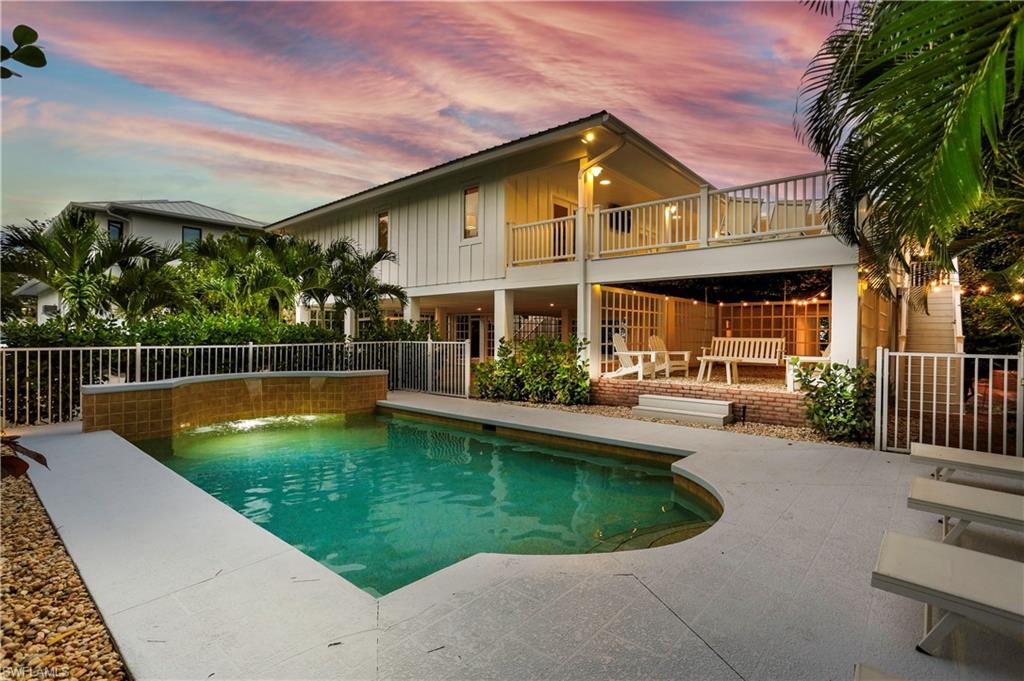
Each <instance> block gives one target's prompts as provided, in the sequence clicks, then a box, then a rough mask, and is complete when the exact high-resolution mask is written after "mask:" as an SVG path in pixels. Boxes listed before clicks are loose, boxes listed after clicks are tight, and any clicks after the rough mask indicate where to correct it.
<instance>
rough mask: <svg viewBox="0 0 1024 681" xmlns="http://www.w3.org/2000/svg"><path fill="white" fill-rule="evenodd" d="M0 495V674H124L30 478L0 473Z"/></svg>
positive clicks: (104, 676)
mask: <svg viewBox="0 0 1024 681" xmlns="http://www.w3.org/2000/svg"><path fill="white" fill-rule="evenodd" d="M32 465H33V466H36V465H37V464H34V463H33V464H32ZM0 492H2V496H0V520H2V552H0V573H2V579H0V583H2V585H3V586H2V588H0V615H2V620H3V638H2V647H3V657H2V658H0V679H19V678H26V679H31V678H52V679H68V678H79V679H125V678H128V674H127V671H126V669H125V666H124V663H123V662H122V661H121V656H120V655H118V654H117V652H116V651H115V650H114V645H113V643H112V641H111V638H110V633H109V632H108V631H107V628H106V626H105V625H104V624H103V620H102V619H101V618H100V614H99V611H98V610H97V609H96V604H95V603H93V601H92V598H91V597H90V596H89V592H88V591H87V590H86V588H85V584H83V583H82V578H81V577H80V576H79V574H78V570H77V569H76V568H75V564H74V563H72V562H71V558H70V556H68V553H67V551H66V550H65V549H64V544H63V542H61V540H60V537H59V536H58V535H57V531H56V530H55V529H54V527H53V524H52V523H51V522H50V517H49V516H48V515H47V514H46V511H45V510H44V509H43V505H42V503H41V502H40V501H39V497H37V496H36V491H35V489H34V488H33V487H32V483H31V482H30V481H29V479H28V478H27V477H21V478H5V479H4V480H3V483H2V490H0Z"/></svg>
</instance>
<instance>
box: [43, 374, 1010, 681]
mask: <svg viewBox="0 0 1024 681" xmlns="http://www.w3.org/2000/svg"><path fill="white" fill-rule="evenodd" d="M381 404H382V406H387V407H391V408H401V409H407V410H414V411H419V412H421V413H426V414H433V415H443V416H447V417H449V418H452V417H454V418H467V419H471V420H475V421H483V422H487V423H493V424H495V425H498V424H501V425H505V426H509V427H513V428H521V429H528V430H533V431H534V432H541V433H546V434H549V435H564V436H572V437H584V438H586V439H597V440H605V441H609V442H613V443H617V444H622V443H629V445H630V446H632V447H640V448H650V449H657V450H659V451H677V452H679V453H680V454H681V455H684V454H686V453H688V452H696V454H694V455H693V456H690V457H688V458H686V459H685V461H683V462H680V463H677V464H676V468H677V470H678V471H680V472H683V471H685V473H686V474H687V475H690V476H693V477H695V478H698V479H702V480H704V481H706V482H707V484H709V485H710V486H712V487H713V488H714V489H715V491H716V492H717V494H718V495H719V496H720V497H721V499H722V500H723V502H724V506H725V513H724V515H723V516H722V518H721V519H720V520H719V521H718V522H717V523H716V524H715V525H714V526H712V527H711V528H710V529H709V530H708V531H706V532H704V533H703V534H701V535H699V536H697V537H695V538H693V539H690V540H688V541H685V542H682V543H680V544H674V545H671V546H666V547H663V548H658V549H648V550H644V551H635V552H622V553H615V554H595V555H587V556H510V555H499V554H478V555H476V556H473V557H471V558H469V559H467V560H464V561H462V562H460V563H457V564H455V565H453V566H451V567H448V568H446V569H444V570H441V571H440V572H437V573H435V574H433V575H431V576H429V577H427V578H425V579H422V580H420V581H418V582H415V583H413V584H410V585H409V586H407V587H404V588H402V589H399V590H398V591H395V592H392V593H390V594H388V595H387V596H385V597H383V598H381V599H379V600H375V599H373V598H372V597H371V596H369V595H368V594H366V593H365V592H362V591H361V590H359V589H357V588H355V587H354V586H352V585H351V584H349V583H348V582H346V581H345V580H343V579H342V578H340V577H338V576H337V575H335V574H334V573H332V572H330V571H329V570H327V569H326V568H324V567H322V566H320V565H319V563H317V562H316V561H314V560H312V559H311V558H308V557H307V556H305V555H304V554H302V553H300V552H299V551H297V550H296V549H294V548H292V547H291V546H289V545H287V544H285V543H284V542H282V541H281V540H279V539H277V538H276V537H274V536H273V535H270V534H269V533H267V532H265V531H264V530H262V529H261V528H259V527H258V526H256V525H254V524H253V523H250V522H249V521H248V520H245V519H244V518H243V517H242V516H240V515H239V514H237V513H235V512H234V511H232V510H231V509H229V508H227V507H226V506H224V505H223V504H221V503H220V502H218V501H216V500H215V499H213V498H212V497H210V496H209V495H207V494H205V493H204V492H202V491H201V490H199V489H198V488H196V487H194V486H193V485H191V483H188V482H187V481H185V480H184V479H183V478H180V477H179V476H177V475H176V474H174V473H172V472H171V471H170V470H168V469H166V468H164V467H163V466H162V465H161V464H159V463H158V462H156V461H155V460H152V459H150V458H149V457H148V456H144V455H141V454H140V453H139V452H138V450H136V449H135V448H134V447H133V446H131V445H130V444H128V443H127V442H125V441H124V440H122V439H120V438H119V437H117V436H116V435H114V434H112V433H109V432H100V433H91V434H84V435H83V434H81V433H74V432H69V431H68V429H65V430H64V431H63V432H58V433H54V434H51V435H47V434H42V433H43V432H44V431H38V432H39V433H40V434H38V435H37V434H35V433H34V432H30V433H27V434H26V437H25V438H24V442H25V444H27V445H28V446H31V447H34V448H37V449H40V450H41V451H43V452H44V453H46V454H47V456H48V457H49V459H50V463H51V470H49V471H47V470H45V469H41V468H38V467H35V466H34V467H33V469H32V472H31V477H32V480H33V483H34V484H35V485H36V488H37V490H38V492H39V495H40V498H41V499H42V500H43V503H44V505H45V506H46V508H47V510H48V511H49V513H50V515H51V517H52V518H53V520H54V524H55V525H56V526H57V528H58V531H59V532H60V534H61V537H62V538H63V539H64V541H65V544H66V545H67V548H68V551H69V553H70V554H71V556H72V558H73V559H74V560H75V562H76V564H77V565H78V568H79V570H80V571H81V573H82V575H83V578H84V580H85V582H86V585H87V586H88V587H89V589H90V591H91V593H92V595H93V597H94V599H95V600H96V602H97V605H98V606H99V608H100V611H101V612H102V614H103V616H104V618H105V619H106V621H107V624H108V626H109V627H110V629H111V631H112V633H113V635H114V638H115V640H116V642H117V644H118V646H119V647H120V648H121V651H122V653H123V654H124V657H125V660H126V662H127V664H128V666H129V668H130V669H131V670H132V672H133V674H134V676H135V678H137V679H146V678H199V679H205V678H208V677H210V675H213V676H212V678H214V679H224V678H423V679H441V678H447V679H529V678H552V679H553V678H559V679H561V678H581V679H584V678H585V679H595V678H619V679H622V678H626V679H640V678H643V679H651V678H674V679H719V678H721V679H735V678H742V679H828V678H834V679H846V678H850V677H851V676H852V670H853V664H854V663H855V662H865V663H867V664H869V665H872V666H875V667H878V668H880V669H882V670H885V671H887V672H889V673H892V674H899V675H902V676H904V677H907V678H911V679H1003V678H1006V679H1019V678H1020V671H1019V670H1020V669H1021V668H1024V640H1022V637H1017V638H1014V637H1010V636H1007V635H1005V634H1003V633H1000V632H996V631H993V630H990V629H984V628H982V627H979V626H976V625H973V624H971V623H964V624H962V625H960V627H958V629H957V630H956V631H955V632H954V634H953V635H952V636H951V637H950V639H949V641H948V642H947V643H946V644H945V646H944V647H943V649H942V653H941V655H940V656H938V657H934V658H930V657H927V656H925V655H922V654H920V653H917V652H915V651H914V644H915V643H916V641H917V640H918V638H920V635H921V623H922V613H923V607H922V606H921V605H920V604H918V603H916V602H912V601H909V600H907V599H904V598H900V597H897V596H893V595H891V594H887V593H883V592H880V591H877V590H875V589H872V588H871V587H870V585H869V580H870V572H871V568H872V566H873V565H874V562H875V558H876V557H877V553H878V547H879V544H880V542H881V537H882V532H883V531H884V530H885V529H886V528H895V529H899V530H901V531H903V532H907V533H911V534H917V535H920V536H928V537H937V533H938V531H939V529H938V525H937V524H936V522H935V517H934V516H932V515H929V514H924V513H921V512H918V511H911V510H909V509H907V508H906V494H907V489H908V487H909V484H910V481H911V480H912V479H913V478H914V477H916V476H921V475H927V474H928V469H926V468H925V467H921V466H916V465H912V464H910V463H909V461H908V459H907V457H905V456H903V455H899V454H889V453H881V452H872V451H867V450H862V449H852V448H845V447H836V446H829V445H822V444H816V443H802V442H789V441H786V440H779V439H774V438H767V437H755V436H747V435H738V434H735V433H728V432H723V431H715V430H706V429H692V428H686V427H683V426H677V425H668V424H660V423H649V422H644V421H633V420H625V419H614V418H608V417H603V416H595V415H588V414H573V413H566V412H561V411H550V410H543V409H534V408H529V407H518V406H510V405H504V404H492V403H486V402H479V401H467V400H463V399H456V398H443V397H436V396H429V395H423V394H413V393H391V394H390V395H389V398H388V400H385V401H383V402H382V403H381ZM957 475H958V476H960V475H961V474H959V473H958V474H957ZM959 479H961V480H967V479H969V476H966V475H963V476H961V477H960V478H959ZM963 544H964V545H965V546H968V547H973V548H981V547H984V549H985V550H986V551H988V552H991V553H997V554H999V555H1004V556H1007V557H1011V558H1016V559H1018V560H1024V541H1022V539H1021V537H1020V536H1019V535H1013V534H1011V533H1009V532H1004V531H1000V530H995V529H988V528H981V527H977V526H972V528H971V530H970V531H969V532H968V533H967V534H966V535H965V536H964V540H963Z"/></svg>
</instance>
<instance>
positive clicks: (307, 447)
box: [141, 416, 712, 595]
mask: <svg viewBox="0 0 1024 681" xmlns="http://www.w3.org/2000/svg"><path fill="white" fill-rule="evenodd" d="M141 446H142V447H143V449H145V450H146V451H148V452H149V453H150V454H152V455H153V456H155V457H156V458H157V459H159V460H160V461H162V462H163V463H164V464H165V465H167V466H168V467H169V468H171V469H172V470H174V471H177V472H178V473H179V474H181V475H182V476H183V477H185V478H186V479H188V480H190V481H192V482H193V483H195V484H196V485H198V486H199V487H201V488H202V489H204V490H206V491H207V492H209V493H210V494H212V495H213V496H214V497H216V498H218V499H220V500H221V501H223V502H224V503H225V504H227V505H228V506H230V507H231V508H233V509H235V510H236V511H238V512H239V513H241V514H242V515H244V516H246V517H247V518H249V519H250V520H252V521H253V522H255V523H257V524H259V525H262V526H263V527H265V528H266V529H267V530H269V531H270V532H272V533H274V534H275V535H277V536H278V537H280V538H281V539H283V540H284V541H286V542H288V543H289V544H292V545H293V546H295V547H296V548H298V549H299V550H301V551H303V552H305V553H306V554H308V555H309V556H312V557H313V558H315V559H316V560H318V561H320V562H321V563H323V564H324V565H326V566H327V567H329V568H330V569H331V570H333V571H334V572H336V573H338V574H339V575H342V576H343V577H345V578H346V579H348V580H350V581H351V582H353V583H354V584H356V585H357V586H359V587H360V588H362V589H364V590H366V591H368V592H370V593H372V594H375V595H381V594H385V593H388V592H389V591H392V590H394V589H397V588H399V587H401V586H404V585H406V584H409V583H411V582H413V581H415V580H417V579H419V578H421V577H424V576H426V575H428V574H430V573H432V572H435V571H437V570H439V569H441V568H443V567H446V566H448V565H451V564H453V563H455V562H457V561H459V560H462V559H463V558H466V557H468V556H471V555H473V554H475V553H480V552H495V553H524V554H555V553H585V552H588V551H604V550H616V549H621V548H638V547H640V546H649V545H652V544H658V543H668V542H670V541H673V540H675V539H678V538H680V537H683V536H689V535H692V534H693V533H695V531H699V530H700V529H703V528H704V527H706V526H707V524H708V522H709V521H711V520H712V514H711V512H710V511H709V510H708V509H706V508H704V507H703V506H702V505H701V504H700V503H699V502H697V500H696V499H695V498H684V497H683V496H682V495H680V493H679V492H678V491H675V490H674V489H673V485H672V477H671V474H670V473H669V471H668V470H661V469H657V468H651V467H647V466H640V465H633V464H629V463H626V462H623V461H622V460H617V459H611V458H602V457H600V456H594V455H591V454H584V453H580V452H573V451H571V450H568V449H561V448H554V447H548V446H540V445H537V444H534V443H531V442H528V441H520V440H515V439H511V438H507V437H502V436H498V435H494V434H492V433H486V432H479V431H473V430H468V429H467V430H462V429H458V428H451V427H447V426H441V425H434V424H427V423H423V422H420V421H414V420H410V419H403V418H397V417H385V416H368V417H365V418H360V419H356V420H353V419H351V418H350V419H349V420H348V422H346V421H345V420H344V419H341V418H337V417H330V416H300V417H283V418H270V419H255V420H250V421H239V422H234V423H226V424H219V425H216V426H208V427H203V428H198V429H195V430H191V431H186V432H183V433H180V434H179V435H177V436H175V437H174V438H173V439H171V440H163V441H154V442H148V443H141ZM694 528H696V530H695V529H694ZM680 532H682V533H683V534H679V533H680ZM687 533H689V534H687Z"/></svg>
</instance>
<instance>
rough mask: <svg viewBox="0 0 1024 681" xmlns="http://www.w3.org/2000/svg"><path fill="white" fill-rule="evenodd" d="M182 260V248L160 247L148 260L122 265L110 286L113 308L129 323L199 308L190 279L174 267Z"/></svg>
mask: <svg viewBox="0 0 1024 681" xmlns="http://www.w3.org/2000/svg"><path fill="white" fill-rule="evenodd" d="M180 257H181V249H180V248H167V249H165V248H161V249H159V250H158V251H157V252H155V253H154V254H153V255H152V256H150V257H149V258H146V259H145V260H137V261H131V262H128V263H126V264H125V265H123V266H122V267H121V272H120V274H119V275H118V277H117V278H116V279H115V280H114V282H113V283H112V284H111V286H110V291H109V299H110V306H111V308H112V309H113V310H114V311H115V312H116V313H117V314H118V316H120V317H121V318H122V319H124V321H125V322H127V323H128V324H135V323H137V322H139V321H140V320H142V319H143V318H145V317H149V316H152V315H153V314H156V313H160V312H180V311H185V310H194V309H196V308H197V306H198V301H197V300H196V298H195V295H194V291H192V290H191V286H190V283H189V280H188V278H187V277H186V276H184V273H183V272H182V271H181V270H180V269H178V268H177V267H175V266H174V265H173V263H174V261H176V260H178V259H179V258H180Z"/></svg>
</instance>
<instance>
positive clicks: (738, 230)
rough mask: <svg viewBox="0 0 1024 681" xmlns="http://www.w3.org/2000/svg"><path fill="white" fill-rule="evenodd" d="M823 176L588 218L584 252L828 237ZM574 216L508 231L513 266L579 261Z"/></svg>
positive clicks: (605, 254) (598, 254)
mask: <svg viewBox="0 0 1024 681" xmlns="http://www.w3.org/2000/svg"><path fill="white" fill-rule="evenodd" d="M827 192H828V177H827V176H826V174H825V173H824V172H818V173H808V174H805V175H795V176H793V177H784V178H779V179H776V180H768V181H766V182H760V183H756V184H748V185H743V186H739V187H730V188H727V189H715V190H708V189H707V188H703V189H702V190H701V191H700V192H698V193H696V194H688V195H685V196H676V197H672V198H667V199H658V200H656V201H648V202H646V203H637V204H633V205H630V206H621V207H615V208H601V207H600V206H596V207H595V208H594V209H593V211H591V212H588V213H587V214H586V215H585V216H584V217H585V218H586V225H585V229H584V233H585V235H586V238H587V241H588V243H587V244H586V247H585V251H584V252H585V253H586V254H587V255H588V256H589V257H591V258H614V257H620V256H628V255H641V254H644V253H661V252H666V251H674V250H681V249H688V248H708V247H713V246H717V245H726V244H732V243H744V242H757V241H769V240H777V239H792V238H801V237H811V236H819V235H822V234H825V233H826V230H825V223H824V216H823V211H822V207H823V205H824V201H825V198H826V195H827ZM575 219H576V218H575V217H566V218H556V219H554V220H542V221H540V222H531V223H529V224H524V225H512V224H510V225H509V244H508V250H509V254H510V255H509V262H510V264H511V265H513V266H519V265H535V264H541V263H550V262H558V261H563V260H573V259H575V257H576V247H575V234H576V231H575V229H576V228H575Z"/></svg>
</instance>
